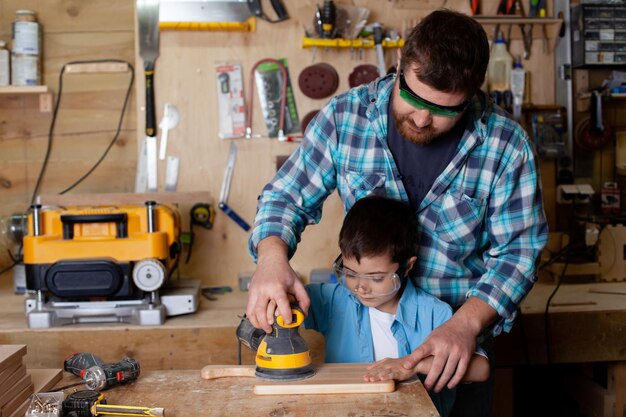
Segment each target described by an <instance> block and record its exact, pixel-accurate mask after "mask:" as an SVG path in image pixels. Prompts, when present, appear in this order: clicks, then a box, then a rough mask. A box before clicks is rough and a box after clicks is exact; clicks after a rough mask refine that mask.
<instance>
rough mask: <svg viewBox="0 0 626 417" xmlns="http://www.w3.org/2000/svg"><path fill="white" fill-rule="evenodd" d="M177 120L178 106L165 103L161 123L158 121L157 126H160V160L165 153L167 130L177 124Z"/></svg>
mask: <svg viewBox="0 0 626 417" xmlns="http://www.w3.org/2000/svg"><path fill="white" fill-rule="evenodd" d="M179 120H180V115H179V113H178V108H177V107H176V106H175V105H173V104H171V103H165V106H164V108H163V118H162V119H161V123H159V127H160V128H161V143H160V144H159V159H160V160H161V161H164V160H165V154H166V153H167V138H168V136H169V130H170V129H173V128H175V127H176V126H178V121H179Z"/></svg>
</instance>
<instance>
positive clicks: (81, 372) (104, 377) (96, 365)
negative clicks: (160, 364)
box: [63, 352, 140, 390]
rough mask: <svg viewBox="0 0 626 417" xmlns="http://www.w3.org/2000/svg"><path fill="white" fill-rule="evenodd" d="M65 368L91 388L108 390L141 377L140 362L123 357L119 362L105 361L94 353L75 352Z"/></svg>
mask: <svg viewBox="0 0 626 417" xmlns="http://www.w3.org/2000/svg"><path fill="white" fill-rule="evenodd" d="M63 369H65V370H66V371H67V372H71V373H73V374H74V375H76V376H79V377H81V378H82V379H83V380H84V383H85V386H86V387H87V388H89V389H90V390H106V389H108V388H111V387H113V386H115V385H118V384H125V383H127V382H130V381H134V380H135V379H137V378H138V377H139V373H140V367H139V362H137V360H135V359H133V358H128V357H126V358H123V359H122V360H121V361H119V362H115V363H105V362H104V361H103V360H102V359H100V358H99V357H98V356H96V355H94V354H92V353H85V352H83V353H74V354H72V355H70V356H69V357H67V358H66V359H65V362H64V363H63Z"/></svg>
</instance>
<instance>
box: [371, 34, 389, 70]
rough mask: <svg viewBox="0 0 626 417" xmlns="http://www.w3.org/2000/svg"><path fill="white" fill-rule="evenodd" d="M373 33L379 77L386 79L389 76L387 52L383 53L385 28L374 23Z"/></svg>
mask: <svg viewBox="0 0 626 417" xmlns="http://www.w3.org/2000/svg"><path fill="white" fill-rule="evenodd" d="M372 33H373V34H374V48H375V49H376V63H377V65H378V75H379V76H380V77H384V76H385V74H387V70H386V66H385V52H384V51H383V27H382V25H381V24H380V23H378V22H376V23H372Z"/></svg>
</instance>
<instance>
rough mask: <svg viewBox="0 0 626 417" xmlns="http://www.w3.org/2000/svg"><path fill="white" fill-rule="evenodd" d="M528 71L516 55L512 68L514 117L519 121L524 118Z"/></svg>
mask: <svg viewBox="0 0 626 417" xmlns="http://www.w3.org/2000/svg"><path fill="white" fill-rule="evenodd" d="M525 82H526V71H524V69H523V68H522V60H521V58H520V56H519V55H518V56H516V57H515V64H514V65H513V69H512V70H511V92H512V93H513V118H515V120H517V121H518V122H519V121H520V120H522V104H523V103H524V90H525V85H524V84H525Z"/></svg>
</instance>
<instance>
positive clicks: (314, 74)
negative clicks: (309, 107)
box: [298, 62, 339, 99]
mask: <svg viewBox="0 0 626 417" xmlns="http://www.w3.org/2000/svg"><path fill="white" fill-rule="evenodd" d="M298 86H299V87H300V90H301V91H302V93H303V94H304V95H305V96H307V97H309V98H314V99H320V98H326V97H329V96H331V95H332V94H333V93H334V92H335V91H337V87H339V74H337V71H336V70H335V68H333V66H332V65H330V64H326V63H323V62H322V63H319V64H314V65H310V66H308V67H306V68H305V69H303V70H302V72H301V73H300V76H299V77H298Z"/></svg>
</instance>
